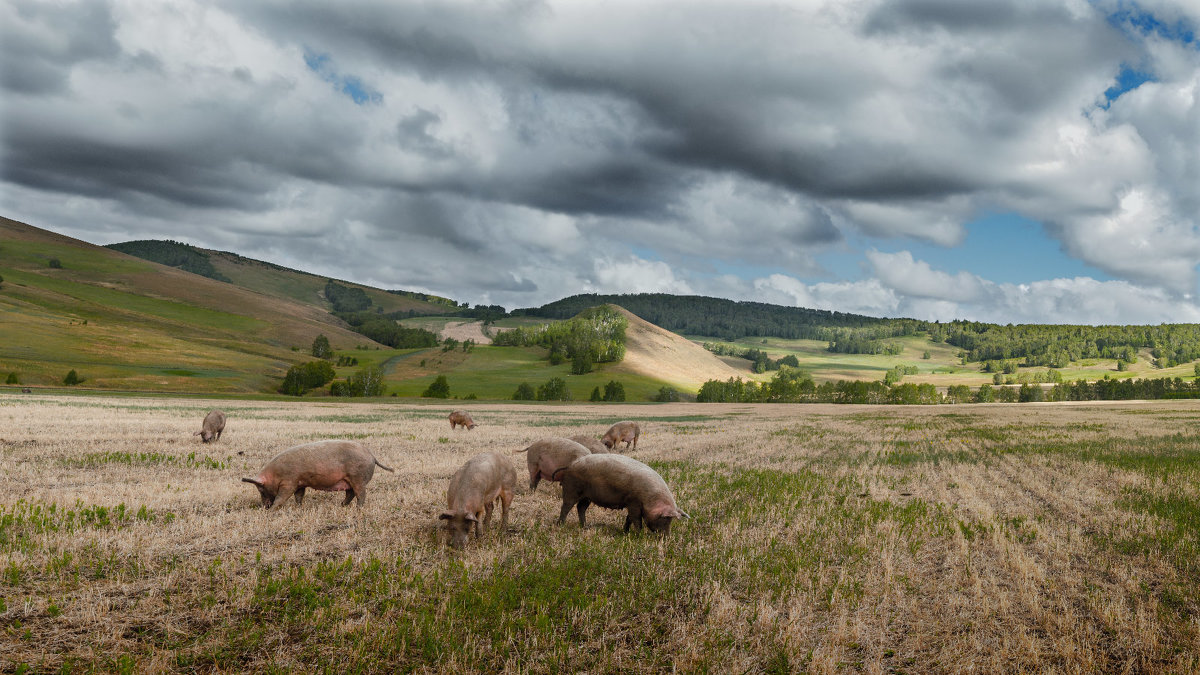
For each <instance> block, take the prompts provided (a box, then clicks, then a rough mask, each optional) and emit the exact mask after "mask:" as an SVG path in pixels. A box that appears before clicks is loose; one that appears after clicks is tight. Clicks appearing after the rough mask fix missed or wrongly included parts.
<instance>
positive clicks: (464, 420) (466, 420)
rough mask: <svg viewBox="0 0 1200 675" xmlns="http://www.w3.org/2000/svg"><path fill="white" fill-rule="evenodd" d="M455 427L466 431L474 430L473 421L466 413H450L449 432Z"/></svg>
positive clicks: (456, 411)
mask: <svg viewBox="0 0 1200 675" xmlns="http://www.w3.org/2000/svg"><path fill="white" fill-rule="evenodd" d="M456 426H464V427H466V428H467V431H470V430H472V429H474V428H475V421H474V420H472V419H471V416H470V415H469V414H467V413H466V412H464V411H462V410H455V411H454V412H452V413H450V431H454V428H455V427H456Z"/></svg>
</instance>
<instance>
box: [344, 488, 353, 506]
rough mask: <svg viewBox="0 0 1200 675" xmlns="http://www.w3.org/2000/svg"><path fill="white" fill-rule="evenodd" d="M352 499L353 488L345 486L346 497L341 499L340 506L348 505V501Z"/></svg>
mask: <svg viewBox="0 0 1200 675" xmlns="http://www.w3.org/2000/svg"><path fill="white" fill-rule="evenodd" d="M353 499H354V488H346V498H345V499H343V500H342V506H350V502H351V500H353Z"/></svg>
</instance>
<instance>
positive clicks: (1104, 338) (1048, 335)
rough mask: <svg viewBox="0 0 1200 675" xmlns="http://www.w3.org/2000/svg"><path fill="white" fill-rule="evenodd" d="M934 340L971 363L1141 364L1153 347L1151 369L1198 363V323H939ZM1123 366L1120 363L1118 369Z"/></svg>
mask: <svg viewBox="0 0 1200 675" xmlns="http://www.w3.org/2000/svg"><path fill="white" fill-rule="evenodd" d="M930 339H932V340H933V341H935V342H939V341H942V342H946V343H947V344H951V345H954V346H956V347H958V348H959V349H961V350H963V352H964V356H965V358H966V360H967V361H1005V360H1009V359H1014V360H1019V361H1020V363H1021V365H1023V366H1049V367H1051V368H1063V367H1065V366H1067V365H1068V364H1070V363H1071V362H1072V361H1081V360H1084V359H1115V360H1117V362H1118V364H1122V363H1125V364H1129V363H1134V362H1136V361H1137V352H1138V350H1141V349H1149V350H1150V354H1151V356H1152V357H1153V359H1154V361H1153V365H1154V366H1155V367H1158V368H1170V367H1172V366H1177V365H1179V364H1182V363H1187V362H1189V361H1195V360H1196V359H1200V325H1197V324H1162V325H1158V326H1068V325H1038V324H1023V325H1016V326H1014V325H1007V326H1000V325H996V324H988V323H978V322H974V321H952V322H950V323H948V324H941V325H935V326H934V327H933V328H932V329H931V331H930ZM1118 367H1119V365H1118Z"/></svg>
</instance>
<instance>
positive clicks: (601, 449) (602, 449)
mask: <svg viewBox="0 0 1200 675" xmlns="http://www.w3.org/2000/svg"><path fill="white" fill-rule="evenodd" d="M569 438H570V439H571V440H573V441H575V442H576V443H578V444H580V445H582V446H583V447H585V448H587V449H588V450H591V451H592V454H593V455H606V454H608V451H609V447H608V446H607V445H605V444H603V443H601V442H600V439H598V438H593V437H591V436H584V435H582V434H581V435H579V436H570V437H569Z"/></svg>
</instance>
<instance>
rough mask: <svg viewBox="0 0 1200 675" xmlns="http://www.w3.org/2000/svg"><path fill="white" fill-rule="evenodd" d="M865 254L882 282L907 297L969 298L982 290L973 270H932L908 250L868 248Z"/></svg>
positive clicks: (977, 297)
mask: <svg viewBox="0 0 1200 675" xmlns="http://www.w3.org/2000/svg"><path fill="white" fill-rule="evenodd" d="M866 255H867V260H868V261H869V262H870V263H871V268H872V271H873V272H874V274H875V276H876V277H878V278H879V280H880V281H882V282H883V283H884V285H886V286H889V287H891V288H893V289H895V290H896V291H897V292H898V293H901V294H903V295H906V296H909V297H914V298H928V299H931V300H948V301H952V302H972V301H975V300H978V299H979V296H980V294H981V293H982V292H983V284H982V282H981V280H980V279H979V277H977V276H975V275H974V274H970V273H969V272H959V273H957V274H954V275H950V274H947V273H945V272H940V271H937V270H934V269H933V268H931V267H930V266H929V263H927V262H925V261H923V260H913V257H912V253H909V252H908V251H900V252H899V253H882V252H880V251H877V250H875V249H871V250H869V251H867V253H866Z"/></svg>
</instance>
